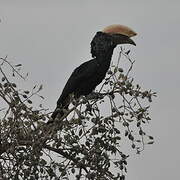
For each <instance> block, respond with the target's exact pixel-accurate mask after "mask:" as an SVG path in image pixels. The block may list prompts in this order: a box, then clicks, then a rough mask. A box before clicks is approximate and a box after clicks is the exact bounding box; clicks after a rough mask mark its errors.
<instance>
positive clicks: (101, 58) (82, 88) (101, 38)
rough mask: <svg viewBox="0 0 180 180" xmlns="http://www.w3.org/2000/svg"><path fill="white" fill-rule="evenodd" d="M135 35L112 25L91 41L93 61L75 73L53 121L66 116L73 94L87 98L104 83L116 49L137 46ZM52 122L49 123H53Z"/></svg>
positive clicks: (125, 27)
mask: <svg viewBox="0 0 180 180" xmlns="http://www.w3.org/2000/svg"><path fill="white" fill-rule="evenodd" d="M135 35H136V32H134V31H133V30H132V29H130V28H129V27H127V26H123V25H110V26H107V27H106V28H105V29H104V30H102V31H99V32H97V33H96V35H95V36H94V38H93V40H92V41H91V54H92V57H93V59H91V60H89V61H87V62H85V63H83V64H81V65H80V66H79V67H77V68H76V69H75V70H74V71H73V73H72V74H71V76H70V78H69V79H68V81H67V83H66V85H65V87H64V89H63V91H62V94H61V96H60V97H59V99H58V101H57V107H56V109H55V111H54V112H53V113H52V115H51V117H52V120H54V119H55V118H56V117H57V115H58V114H59V116H58V117H62V116H63V115H64V111H63V109H68V106H69V104H70V96H71V94H73V95H74V97H75V98H79V97H80V96H81V95H84V96H86V95H88V94H90V93H91V92H92V91H93V90H94V89H95V87H96V86H97V85H98V84H100V83H101V82H102V80H103V79H104V78H105V75H106V72H107V71H108V69H109V66H110V62H111V57H112V54H113V50H114V48H115V47H116V46H117V45H119V44H132V45H136V44H135V42H134V41H133V40H132V39H130V37H132V36H135ZM52 120H50V121H49V122H48V123H50V122H53V121H52Z"/></svg>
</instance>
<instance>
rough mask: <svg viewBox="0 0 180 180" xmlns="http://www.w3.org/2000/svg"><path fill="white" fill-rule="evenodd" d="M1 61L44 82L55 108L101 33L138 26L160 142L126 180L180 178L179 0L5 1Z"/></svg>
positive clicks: (137, 55) (137, 160)
mask: <svg viewBox="0 0 180 180" xmlns="http://www.w3.org/2000/svg"><path fill="white" fill-rule="evenodd" d="M0 19H1V23H0V57H4V56H5V55H8V57H9V59H11V61H13V62H17V63H22V64H23V66H24V70H25V71H28V72H29V73H30V77H29V81H28V83H29V84H30V85H31V84H35V83H37V84H43V85H44V90H43V92H42V93H43V95H44V96H45V97H46V100H45V104H46V105H49V106H50V109H53V108H54V107H55V104H56V100H57V98H58V97H59V95H60V93H61V91H62V88H63V86H64V84H65V82H66V81H67V78H68V77H69V75H70V74H71V72H72V71H73V69H74V68H75V67H77V66H78V65H80V64H81V63H82V62H84V61H86V60H88V59H90V57H91V56H90V41H91V39H92V37H93V36H94V34H95V33H96V32H97V31H99V30H101V29H103V28H104V27H105V26H107V25H110V24H124V25H128V26H130V27H131V28H132V29H134V30H135V31H136V32H137V33H138V36H137V37H135V38H134V41H135V42H136V44H137V46H136V47H132V46H130V48H131V51H132V56H133V58H134V60H136V64H135V67H134V70H133V74H134V76H135V78H136V82H138V83H140V84H143V87H144V88H147V89H149V88H150V89H153V90H155V91H157V93H158V98H156V99H155V100H154V102H153V103H152V108H151V114H152V119H153V120H152V122H151V124H150V126H149V130H148V131H149V132H150V133H151V134H152V135H153V136H154V137H155V144H154V145H152V146H149V147H147V148H146V149H145V151H144V152H143V153H142V154H141V155H140V156H138V155H134V156H131V158H130V160H129V165H128V176H127V180H152V179H154V180H169V179H174V180H178V179H180V173H179V167H180V155H179V153H180V143H179V141H180V140H179V138H180V133H179V127H180V118H179V103H180V95H179V93H180V74H179V68H180V55H179V53H180V36H179V33H180V1H179V0H171V1H170V0H151V1H145V0H136V1H134V0H111V1H108V0H106V1H105V0H76V1H75V0H74V1H73V0H72V1H70V0H29V1H20V0H13V1H10V0H5V1H3V0H0Z"/></svg>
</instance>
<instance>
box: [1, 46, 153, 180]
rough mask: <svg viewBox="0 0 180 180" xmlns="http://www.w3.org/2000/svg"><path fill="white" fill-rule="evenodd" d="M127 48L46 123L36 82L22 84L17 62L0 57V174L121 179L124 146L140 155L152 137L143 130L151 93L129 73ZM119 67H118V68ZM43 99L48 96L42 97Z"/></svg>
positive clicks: (124, 169) (46, 112)
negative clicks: (95, 83)
mask: <svg viewBox="0 0 180 180" xmlns="http://www.w3.org/2000/svg"><path fill="white" fill-rule="evenodd" d="M129 54H130V51H129V50H128V51H127V50H125V49H123V48H121V50H120V52H119V57H118V59H117V60H116V62H114V61H113V63H112V65H111V68H110V69H109V71H108V73H107V76H106V78H105V80H104V81H103V83H101V85H100V86H99V88H97V89H96V91H95V92H93V93H92V94H90V95H89V96H87V97H81V98H80V99H78V100H75V99H74V98H73V97H72V98H71V105H70V108H69V110H68V111H67V110H65V114H64V116H63V117H61V118H56V121H54V122H53V123H52V124H49V125H47V124H46V123H47V121H48V120H49V119H50V115H51V112H50V110H49V109H47V108H45V107H44V106H43V105H42V104H39V106H35V105H34V101H33V98H34V97H36V99H37V98H41V99H43V98H44V97H43V96H41V90H42V85H40V86H34V87H32V89H22V88H20V86H19V84H20V83H21V81H24V79H26V76H23V75H22V73H21V71H22V70H21V69H22V64H13V63H10V62H9V61H8V57H4V58H0V76H1V82H0V102H1V107H0V126H1V128H0V178H3V179H27V180H33V179H44V180H45V179H53V180H56V179H87V180H93V179H97V180H101V179H102V180H105V179H114V180H118V179H120V180H123V179H125V175H126V173H127V162H128V158H129V155H128V151H129V150H128V149H127V151H125V152H124V151H123V147H124V145H125V144H126V143H127V142H128V147H129V149H133V150H134V151H135V152H136V153H137V154H140V153H141V152H142V151H143V150H144V148H145V146H146V145H148V144H153V142H154V139H153V137H152V136H151V135H149V134H147V133H146V129H147V127H148V124H149V123H150V121H151V117H150V115H149V109H150V103H151V102H152V98H153V97H155V96H156V93H155V92H153V91H152V90H144V89H143V88H142V87H141V86H140V85H139V84H136V83H135V80H134V78H133V77H132V76H131V72H132V69H133V65H134V63H135V61H133V60H132V59H131V58H130V56H129ZM122 67H124V68H122ZM46 98H48V97H46Z"/></svg>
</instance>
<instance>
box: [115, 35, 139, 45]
mask: <svg viewBox="0 0 180 180" xmlns="http://www.w3.org/2000/svg"><path fill="white" fill-rule="evenodd" d="M111 36H112V37H113V42H114V43H115V44H116V45H118V44H132V45H134V46H136V43H135V42H134V41H133V40H132V39H130V37H128V36H125V35H123V34H111Z"/></svg>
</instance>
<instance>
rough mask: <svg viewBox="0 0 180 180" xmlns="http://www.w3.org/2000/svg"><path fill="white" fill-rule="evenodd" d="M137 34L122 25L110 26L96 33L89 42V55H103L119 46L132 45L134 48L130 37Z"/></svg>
mask: <svg viewBox="0 0 180 180" xmlns="http://www.w3.org/2000/svg"><path fill="white" fill-rule="evenodd" d="M136 35H137V33H136V32H135V31H133V30H132V29H131V28H129V27H127V26H124V25H110V26H107V27H106V28H104V29H103V30H102V31H99V32H97V33H96V35H95V37H94V38H93V40H92V41H91V54H92V56H93V57H98V56H102V55H105V54H106V53H107V52H108V51H113V49H114V48H115V47H116V46H117V45H119V44H132V45H134V46H136V44H135V42H134V41H133V40H132V39H131V37H133V36H136Z"/></svg>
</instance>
